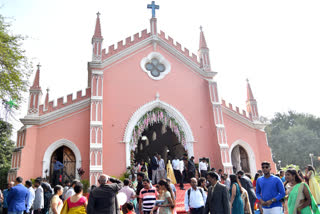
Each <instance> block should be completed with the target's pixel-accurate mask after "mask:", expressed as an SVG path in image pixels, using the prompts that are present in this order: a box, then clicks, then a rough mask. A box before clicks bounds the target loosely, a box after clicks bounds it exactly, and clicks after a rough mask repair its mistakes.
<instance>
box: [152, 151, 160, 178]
mask: <svg viewBox="0 0 320 214" xmlns="http://www.w3.org/2000/svg"><path fill="white" fill-rule="evenodd" d="M157 156H158V153H154V155H153V156H152V157H151V163H150V167H151V169H152V184H156V183H157V171H158V167H159V163H158V157H157Z"/></svg>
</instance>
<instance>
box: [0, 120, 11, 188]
mask: <svg viewBox="0 0 320 214" xmlns="http://www.w3.org/2000/svg"><path fill="white" fill-rule="evenodd" d="M11 135H12V125H11V124H9V123H7V122H5V121H3V120H0V185H1V187H3V185H4V184H5V183H6V182H7V175H8V171H9V169H10V167H11V157H12V151H13V147H14V142H13V141H12V140H11V139H10V138H11Z"/></svg>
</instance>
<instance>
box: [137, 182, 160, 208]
mask: <svg viewBox="0 0 320 214" xmlns="http://www.w3.org/2000/svg"><path fill="white" fill-rule="evenodd" d="M142 183H143V189H142V190H141V191H140V195H139V198H140V201H139V210H140V214H149V213H150V211H151V210H152V208H153V207H154V205H155V202H156V200H157V196H158V192H157V190H156V189H155V188H154V187H151V186H150V180H149V179H148V178H144V179H143V181H142Z"/></svg>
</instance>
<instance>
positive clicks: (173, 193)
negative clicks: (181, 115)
mask: <svg viewBox="0 0 320 214" xmlns="http://www.w3.org/2000/svg"><path fill="white" fill-rule="evenodd" d="M197 168H198V169H197ZM271 172H272V169H271V164H270V163H268V162H262V164H261V170H258V172H257V173H256V175H255V177H254V178H253V179H252V178H251V175H250V174H246V173H245V172H244V171H242V170H240V171H238V172H236V173H235V174H230V175H228V174H225V173H223V170H220V169H219V170H218V171H217V172H216V170H215V169H214V168H211V169H210V170H209V168H208V164H207V163H206V160H205V159H201V161H200V163H199V167H196V165H195V163H194V158H193V157H192V158H190V159H188V158H187V157H186V156H184V157H182V158H181V159H176V158H174V159H173V160H172V164H171V163H170V161H168V163H167V166H166V167H165V164H164V161H163V159H162V158H161V156H160V155H158V154H155V155H154V156H153V157H152V158H151V160H150V164H147V163H146V162H144V161H140V163H136V164H134V166H133V167H132V169H130V170H129V174H130V175H129V176H128V178H126V179H125V180H124V181H123V182H122V181H120V180H118V179H116V178H112V177H110V176H108V175H105V174H102V175H101V176H100V177H99V179H98V183H99V186H95V185H93V186H91V188H90V193H89V194H88V195H86V196H83V185H82V183H81V182H80V181H79V180H74V181H72V182H71V183H70V182H65V185H64V187H62V186H61V185H59V184H58V185H55V186H54V187H53V188H52V187H51V186H50V184H49V183H48V182H47V181H46V180H43V179H41V178H37V179H36V180H35V181H34V182H31V181H30V180H27V181H25V183H24V184H23V179H22V178H21V177H17V178H16V180H15V182H10V183H9V184H8V188H7V189H5V190H4V191H3V193H1V194H0V199H1V203H2V204H3V213H4V214H6V213H9V214H23V213H34V214H38V213H41V214H85V213H88V214H100V213H101V214H103V213H104V214H121V213H122V214H134V213H136V214H156V213H157V214H174V213H176V205H177V201H176V199H177V198H176V197H177V189H176V188H178V187H179V188H180V189H182V190H184V188H185V187H186V183H189V184H190V188H188V189H186V191H185V193H184V194H185V195H184V201H181V203H184V209H185V212H187V213H190V214H208V213H211V214H216V213H217V214H254V213H255V212H256V210H259V211H260V213H261V214H282V213H285V214H287V213H288V214H311V213H316V214H320V211H319V208H318V204H320V187H319V184H318V183H317V181H316V179H315V169H314V168H313V167H312V166H308V167H306V171H305V174H303V173H302V172H301V171H297V170H295V169H294V168H289V169H287V170H286V171H283V170H280V171H279V174H273V173H271ZM175 184H177V185H175ZM188 186H189V185H188ZM120 194H122V195H125V201H124V202H123V203H122V204H119V201H120V200H119V198H118V197H119V195H120ZM117 196H118V197H117Z"/></svg>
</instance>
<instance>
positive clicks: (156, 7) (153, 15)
mask: <svg viewBox="0 0 320 214" xmlns="http://www.w3.org/2000/svg"><path fill="white" fill-rule="evenodd" d="M147 8H148V9H151V10H152V18H156V10H159V9H160V6H159V5H156V4H155V2H154V1H152V2H151V4H148V5H147Z"/></svg>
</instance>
